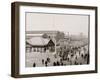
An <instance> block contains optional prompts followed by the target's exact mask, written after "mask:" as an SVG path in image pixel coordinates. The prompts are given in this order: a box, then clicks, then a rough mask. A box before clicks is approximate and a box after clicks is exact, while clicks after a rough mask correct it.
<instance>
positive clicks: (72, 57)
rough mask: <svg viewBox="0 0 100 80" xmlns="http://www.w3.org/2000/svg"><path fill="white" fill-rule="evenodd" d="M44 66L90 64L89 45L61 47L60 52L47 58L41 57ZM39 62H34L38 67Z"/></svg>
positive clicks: (34, 65)
mask: <svg viewBox="0 0 100 80" xmlns="http://www.w3.org/2000/svg"><path fill="white" fill-rule="evenodd" d="M40 62H41V64H42V66H45V67H47V66H64V65H82V64H89V52H88V46H87V45H86V46H81V47H71V48H70V49H68V50H67V49H65V50H63V49H60V52H59V54H55V55H53V57H50V56H48V57H47V58H46V59H44V58H43V59H41V61H40ZM36 66H37V63H36V62H34V63H33V67H36Z"/></svg>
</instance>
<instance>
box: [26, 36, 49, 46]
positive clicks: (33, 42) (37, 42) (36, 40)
mask: <svg viewBox="0 0 100 80" xmlns="http://www.w3.org/2000/svg"><path fill="white" fill-rule="evenodd" d="M49 41H50V39H47V38H43V37H32V38H31V39H29V40H27V42H28V43H29V44H31V45H37V46H40V45H41V46H44V45H47V44H48V42H49Z"/></svg>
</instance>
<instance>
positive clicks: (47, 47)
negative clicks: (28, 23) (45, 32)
mask: <svg viewBox="0 0 100 80" xmlns="http://www.w3.org/2000/svg"><path fill="white" fill-rule="evenodd" d="M26 51H27V52H41V53H42V52H54V51H55V43H54V42H53V41H52V40H51V39H47V38H43V37H39V36H37V37H36V36H35V37H32V38H31V39H28V40H27V41H26Z"/></svg>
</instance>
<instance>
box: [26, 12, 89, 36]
mask: <svg viewBox="0 0 100 80" xmlns="http://www.w3.org/2000/svg"><path fill="white" fill-rule="evenodd" d="M88 21H89V17H88V16H87V15H70V14H50V13H26V31H46V30H47V31H48V30H50V31H52V30H53V31H63V32H64V33H65V34H67V33H68V32H69V34H74V35H76V34H80V33H83V34H84V35H88V23H89V22H88Z"/></svg>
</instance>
